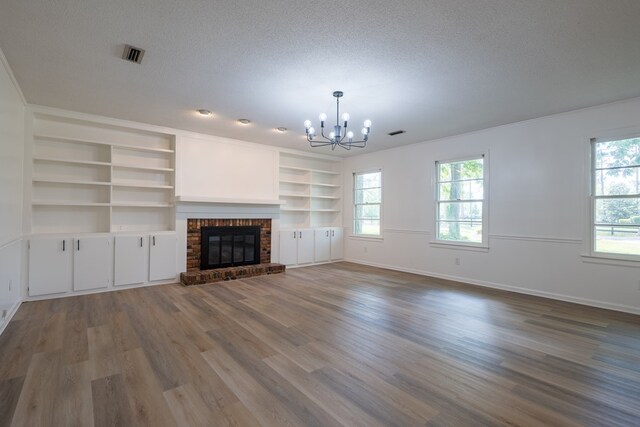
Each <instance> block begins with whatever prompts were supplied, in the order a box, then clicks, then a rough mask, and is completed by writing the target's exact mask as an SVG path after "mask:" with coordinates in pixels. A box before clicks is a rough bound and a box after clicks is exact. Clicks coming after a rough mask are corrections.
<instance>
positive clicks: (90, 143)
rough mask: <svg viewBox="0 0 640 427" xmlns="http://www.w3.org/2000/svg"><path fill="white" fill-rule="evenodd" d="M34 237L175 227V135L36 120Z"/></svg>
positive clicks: (36, 117) (68, 120) (45, 117)
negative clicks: (67, 233)
mask: <svg viewBox="0 0 640 427" xmlns="http://www.w3.org/2000/svg"><path fill="white" fill-rule="evenodd" d="M32 136H33V165H32V192H31V209H32V215H31V218H32V221H31V232H32V233H33V234H48V233H64V232H74V233H84V232H86V233H99V232H119V231H136V232H137V231H163V230H173V229H174V227H175V214H174V207H173V200H174V194H175V191H174V185H175V138H174V136H173V135H168V134H162V133H155V132H147V131H142V130H136V129H129V128H123V127H118V126H111V125H106V124H101V123H96V122H89V121H83V120H78V119H71V118H67V117H59V116H55V115H48V114H39V113H36V114H35V115H34V120H33V135H32Z"/></svg>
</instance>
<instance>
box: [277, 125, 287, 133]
mask: <svg viewBox="0 0 640 427" xmlns="http://www.w3.org/2000/svg"><path fill="white" fill-rule="evenodd" d="M276 130H277V131H278V132H281V133H285V132H286V131H287V128H285V127H282V126H281V127H279V128H276Z"/></svg>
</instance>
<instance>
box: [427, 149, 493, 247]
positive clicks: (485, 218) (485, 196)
mask: <svg viewBox="0 0 640 427" xmlns="http://www.w3.org/2000/svg"><path fill="white" fill-rule="evenodd" d="M477 159H482V181H483V191H482V241H481V242H479V243H476V242H467V241H463V240H442V239H438V221H439V218H440V203H441V200H440V185H439V184H440V176H439V169H440V168H439V165H441V164H444V163H456V162H464V161H467V160H477ZM434 167H435V169H434V173H433V175H432V176H433V183H434V190H433V195H434V200H433V204H434V223H433V225H434V228H433V230H434V232H433V240H432V241H431V244H432V245H433V246H436V247H437V246H442V247H447V246H452V247H460V248H461V249H463V248H468V249H470V250H473V249H478V250H488V249H489V153H488V152H484V153H480V154H476V155H473V156H466V157H457V158H450V159H443V160H436V162H435V163H434Z"/></svg>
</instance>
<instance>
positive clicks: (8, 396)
mask: <svg viewBox="0 0 640 427" xmlns="http://www.w3.org/2000/svg"><path fill="white" fill-rule="evenodd" d="M23 383H24V377H17V378H11V379H8V380H2V381H0V402H1V403H2V404H0V427H6V426H9V425H11V420H12V419H13V413H14V412H15V409H16V405H17V404H18V399H19V398H20V393H21V392H22V385H23Z"/></svg>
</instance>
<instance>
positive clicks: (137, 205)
mask: <svg viewBox="0 0 640 427" xmlns="http://www.w3.org/2000/svg"><path fill="white" fill-rule="evenodd" d="M111 206H113V207H114V208H171V207H173V204H172V203H142V202H140V203H136V202H113V203H111Z"/></svg>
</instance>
